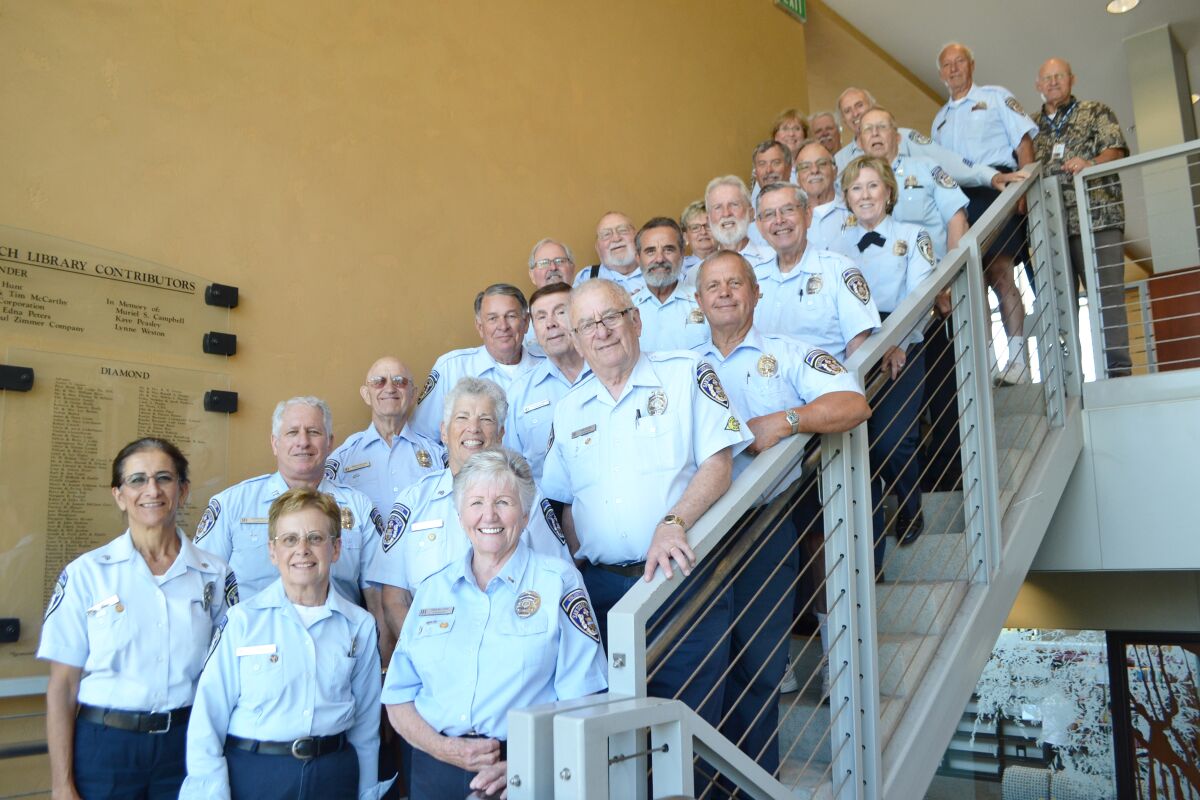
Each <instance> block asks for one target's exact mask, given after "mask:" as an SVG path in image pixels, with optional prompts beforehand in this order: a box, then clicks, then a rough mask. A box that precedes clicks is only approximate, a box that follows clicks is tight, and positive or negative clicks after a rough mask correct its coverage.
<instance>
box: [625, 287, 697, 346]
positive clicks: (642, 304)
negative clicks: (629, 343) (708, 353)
mask: <svg viewBox="0 0 1200 800" xmlns="http://www.w3.org/2000/svg"><path fill="white" fill-rule="evenodd" d="M633 307H634V308H636V309H637V310H638V314H639V315H641V318H642V335H641V337H640V338H639V341H640V342H641V345H642V352H645V353H653V352H656V351H658V350H691V349H692V348H693V347H695V346H696V345H698V344H700V342H703V341H704V340H705V339H707V338H708V321H707V320H706V319H704V314H703V313H701V311H700V305H699V304H698V303H697V302H696V289H695V287H691V286H685V285H684V283H683V281H682V280H681V281H680V282H679V283H677V284H675V289H674V290H673V291H672V292H671V294H669V295H668V296H667V300H666V302H665V303H664V302H662V301H660V300H659V299H658V298H657V297H655V296H654V292H652V291H651V290H650V288H649V287H646V291H644V292H638V296H637V297H635V298H633Z"/></svg>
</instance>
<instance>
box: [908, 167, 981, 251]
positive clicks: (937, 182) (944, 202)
mask: <svg viewBox="0 0 1200 800" xmlns="http://www.w3.org/2000/svg"><path fill="white" fill-rule="evenodd" d="M892 172H893V173H895V175H896V185H897V187H898V188H899V189H900V196H899V198H897V200H896V206H895V208H893V209H892V217H893V218H894V219H896V220H898V221H900V222H911V223H912V224H913V225H916V226H917V227H919V228H924V229H925V230H926V231H927V232H928V233H929V236H930V238H932V239H933V257H934V261H938V260H940V259H941V258H942V256H944V255H946V236H947V231H946V225H947V223H949V222H950V218H951V217H953V216H954V215H955V214H956V213H957V212H959V211H965V210H966V208H967V196H966V195H965V194H963V191H962V189H959V188H958V183H956V182H955V180H954V178H952V177H950V174H949V173H948V172H946V171H945V170H944V169H942V168H941V167H940V166H938V165H937V164H935V163H933V162H932V161H930V160H929V159H927V158H918V157H911V156H896V160H895V161H893V162H892Z"/></svg>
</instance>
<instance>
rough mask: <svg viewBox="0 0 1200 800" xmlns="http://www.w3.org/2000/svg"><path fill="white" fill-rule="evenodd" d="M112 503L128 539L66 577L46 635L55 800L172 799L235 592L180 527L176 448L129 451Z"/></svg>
mask: <svg viewBox="0 0 1200 800" xmlns="http://www.w3.org/2000/svg"><path fill="white" fill-rule="evenodd" d="M112 494H113V499H114V500H115V501H116V503H117V507H118V508H120V509H121V511H123V512H124V513H125V515H126V518H127V521H128V523H129V529H128V530H126V531H125V533H124V534H123V535H122V536H120V537H118V538H117V539H115V540H113V541H111V542H109V543H108V544H106V545H105V546H103V547H101V548H99V549H97V550H93V551H91V552H90V553H86V554H84V555H83V556H80V557H79V558H77V559H75V560H74V561H72V562H71V563H70V564H68V565H67V568H66V569H64V570H63V571H62V574H61V575H59V577H58V581H57V583H56V584H55V586H54V593H53V595H52V596H51V598H50V605H49V607H48V608H47V609H46V619H45V622H44V624H43V626H42V639H41V643H40V645H39V646H38V653H37V655H38V658H42V659H46V660H48V661H49V662H50V684H49V686H48V688H47V690H46V740H47V742H48V744H49V749H50V778H51V788H52V790H53V794H54V797H56V798H79V797H82V798H89V799H90V798H107V797H121V798H127V797H140V798H160V797H161V798H168V797H170V798H173V797H175V796H176V795H177V794H178V792H179V784H180V782H181V781H183V774H184V748H185V743H186V735H187V726H188V717H189V715H190V713H191V710H192V700H193V698H194V696H195V694H196V678H197V677H198V676H199V674H200V669H201V667H203V665H204V655H205V653H206V652H207V651H208V642H209V641H210V640H211V638H212V631H213V626H214V624H215V623H216V621H217V620H218V619H220V618H221V617H222V616H223V615H224V614H225V608H226V604H227V603H236V602H237V582H236V581H235V580H234V577H233V573H232V572H231V571H230V570H229V565H228V564H226V563H225V562H224V561H222V560H221V559H219V558H217V557H216V556H214V555H212V554H211V553H206V552H204V551H203V550H201V549H199V548H198V547H196V546H195V545H193V544H192V543H191V541H189V540H188V538H187V537H186V536H184V535H183V534H182V533H180V531H179V530H178V529H177V527H176V524H177V522H178V513H179V509H180V507H182V505H183V503H184V501H185V500H186V499H187V495H188V462H187V459H186V458H184V456H183V453H181V452H179V449H178V448H177V447H175V445H173V444H171V443H170V442H167V441H164V440H162V439H155V438H145V439H138V440H137V441H135V442H131V443H130V444H128V445H126V446H125V447H124V448H123V449H122V450H121V452H120V453H118V454H117V457H116V458H115V459H113V464H112Z"/></svg>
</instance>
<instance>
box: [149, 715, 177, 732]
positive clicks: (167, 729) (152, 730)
mask: <svg viewBox="0 0 1200 800" xmlns="http://www.w3.org/2000/svg"><path fill="white" fill-rule="evenodd" d="M163 716H164V717H166V718H167V727H165V728H162V729H160V730H154V729H151V730H148V731H146V733H166V732H167V731H169V730H171V712H170V711H167V712H165V713H164V714H163ZM150 719H151V721H153V719H154V715H153V714H151V715H150Z"/></svg>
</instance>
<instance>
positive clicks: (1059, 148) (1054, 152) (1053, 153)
mask: <svg viewBox="0 0 1200 800" xmlns="http://www.w3.org/2000/svg"><path fill="white" fill-rule="evenodd" d="M1066 154H1067V145H1066V143H1064V142H1058V143H1057V144H1055V145H1054V147H1053V148H1051V150H1050V157H1051V158H1062V157H1063V156H1065V155H1066Z"/></svg>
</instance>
